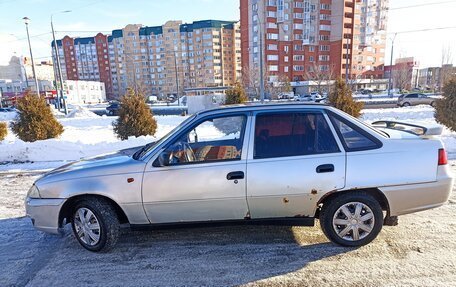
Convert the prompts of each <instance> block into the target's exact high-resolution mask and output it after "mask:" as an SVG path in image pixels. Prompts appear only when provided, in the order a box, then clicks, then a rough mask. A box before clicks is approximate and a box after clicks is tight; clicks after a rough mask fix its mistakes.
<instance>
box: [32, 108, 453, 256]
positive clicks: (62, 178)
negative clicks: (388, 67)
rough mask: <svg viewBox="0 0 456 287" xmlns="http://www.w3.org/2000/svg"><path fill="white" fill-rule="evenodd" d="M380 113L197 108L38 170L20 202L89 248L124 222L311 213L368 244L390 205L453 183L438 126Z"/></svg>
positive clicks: (274, 218) (104, 244) (341, 235)
mask: <svg viewBox="0 0 456 287" xmlns="http://www.w3.org/2000/svg"><path fill="white" fill-rule="evenodd" d="M377 124H378V125H379V126H380V127H381V128H382V129H383V131H381V130H379V129H376V128H374V127H372V126H369V125H367V124H364V123H362V122H360V121H359V120H357V119H355V118H353V117H351V116H349V115H348V114H345V113H344V112H342V111H340V110H337V109H335V108H333V107H330V106H326V105H319V104H292V103H287V104H270V105H241V106H231V107H229V106H228V107H225V108H219V109H213V110H206V111H202V112H199V113H197V114H195V115H193V116H190V117H189V118H188V119H187V120H185V121H184V122H183V123H182V124H180V125H179V126H178V127H176V128H175V129H174V130H173V131H171V132H170V133H169V134H167V135H166V136H164V137H163V138H161V139H160V140H159V141H158V142H154V143H150V144H148V145H146V146H144V147H142V148H140V149H138V150H137V151H136V152H135V153H134V154H133V155H128V154H126V153H122V152H119V153H113V154H109V155H102V156H100V157H97V158H90V159H85V160H81V161H79V162H74V163H70V164H67V165H64V166H62V167H60V168H57V169H55V170H53V171H51V172H49V173H47V174H45V175H44V176H43V177H41V178H40V179H38V180H37V181H36V182H35V183H34V184H33V186H32V187H31V188H30V190H29V192H28V193H27V197H26V202H25V205H26V213H27V215H28V216H29V217H30V218H31V219H32V223H33V225H34V226H35V228H37V229H39V230H42V231H45V232H50V233H59V232H60V231H61V230H62V228H63V226H64V225H65V224H66V223H71V226H72V229H73V232H74V235H75V238H76V239H77V240H78V241H79V243H80V244H81V245H82V246H83V247H84V248H86V249H88V250H91V251H100V250H103V249H104V248H106V249H109V248H112V247H113V246H114V245H115V243H116V241H117V239H118V237H119V235H120V225H121V224H124V223H125V224H129V225H130V227H132V228H137V227H160V226H161V227H163V226H171V225H172V226H191V225H192V224H193V225H194V224H195V223H197V224H204V223H210V224H217V223H219V224H227V223H231V224H238V223H241V224H259V223H261V224H271V223H272V224H283V225H313V224H314V221H315V218H318V219H319V222H320V226H321V228H322V230H323V232H324V234H325V235H326V236H327V237H328V238H329V239H330V240H331V241H333V242H335V243H337V244H341V245H344V246H360V245H364V244H367V243H369V242H371V241H372V240H374V239H375V238H376V237H377V235H378V233H379V232H380V231H381V229H382V227H383V225H396V224H397V216H399V215H403V214H408V213H413V212H417V211H421V210H426V209H430V208H434V207H438V206H441V205H443V204H444V203H445V202H446V201H447V200H448V197H449V195H450V192H451V189H452V186H453V179H452V178H451V176H450V169H449V167H448V164H447V158H446V153H445V150H444V148H443V145H442V142H441V141H440V140H439V139H435V138H432V135H433V134H438V133H439V131H440V132H441V130H442V129H441V127H440V129H438V128H436V129H435V128H434V129H425V128H423V129H421V130H422V131H421V132H419V131H418V132H417V131H416V130H417V129H418V130H419V129H420V127H419V126H412V127H411V128H410V129H408V128H407V125H404V124H402V126H401V127H398V126H396V123H394V122H386V121H384V122H378V123H377ZM424 138H425V139H426V140H424ZM391 167H394V168H391ZM398 171H400V172H398ZM303 175H305V176H303Z"/></svg>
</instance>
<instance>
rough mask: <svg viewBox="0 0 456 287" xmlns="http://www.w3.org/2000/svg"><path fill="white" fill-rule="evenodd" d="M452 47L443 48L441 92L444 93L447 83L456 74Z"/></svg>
mask: <svg viewBox="0 0 456 287" xmlns="http://www.w3.org/2000/svg"><path fill="white" fill-rule="evenodd" d="M452 53H453V52H452V47H451V46H450V45H448V46H443V47H442V67H441V69H440V79H439V91H442V88H443V86H444V85H445V83H446V82H447V81H448V80H450V79H451V77H452V76H453V75H454V74H455V68H454V67H453V65H452V63H453V54H452Z"/></svg>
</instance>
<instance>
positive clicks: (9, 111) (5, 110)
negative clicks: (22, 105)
mask: <svg viewBox="0 0 456 287" xmlns="http://www.w3.org/2000/svg"><path fill="white" fill-rule="evenodd" d="M16 112H18V110H17V109H15V108H12V107H7V108H0V113H16Z"/></svg>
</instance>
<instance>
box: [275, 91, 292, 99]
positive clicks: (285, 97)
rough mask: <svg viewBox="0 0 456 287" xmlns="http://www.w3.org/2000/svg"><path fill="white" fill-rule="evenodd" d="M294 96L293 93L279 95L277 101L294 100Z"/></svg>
mask: <svg viewBox="0 0 456 287" xmlns="http://www.w3.org/2000/svg"><path fill="white" fill-rule="evenodd" d="M294 97H295V94H294V92H283V93H280V94H279V97H278V98H279V100H292V99H294Z"/></svg>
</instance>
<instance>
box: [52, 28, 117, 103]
mask: <svg viewBox="0 0 456 287" xmlns="http://www.w3.org/2000/svg"><path fill="white" fill-rule="evenodd" d="M56 42H57V47H58V48H59V57H60V67H61V69H62V75H63V80H64V81H65V80H72V81H78V80H80V81H96V82H103V83H104V85H105V87H106V94H107V95H108V97H112V96H113V89H112V78H111V70H110V69H111V65H110V62H109V53H108V36H107V35H104V34H102V33H98V34H97V35H96V36H95V37H84V38H71V37H69V36H65V37H64V38H63V39H62V40H58V41H56ZM51 45H52V48H53V49H52V55H53V61H54V63H56V62H57V61H56V60H57V58H56V55H55V49H54V43H53V42H52V44H51Z"/></svg>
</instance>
